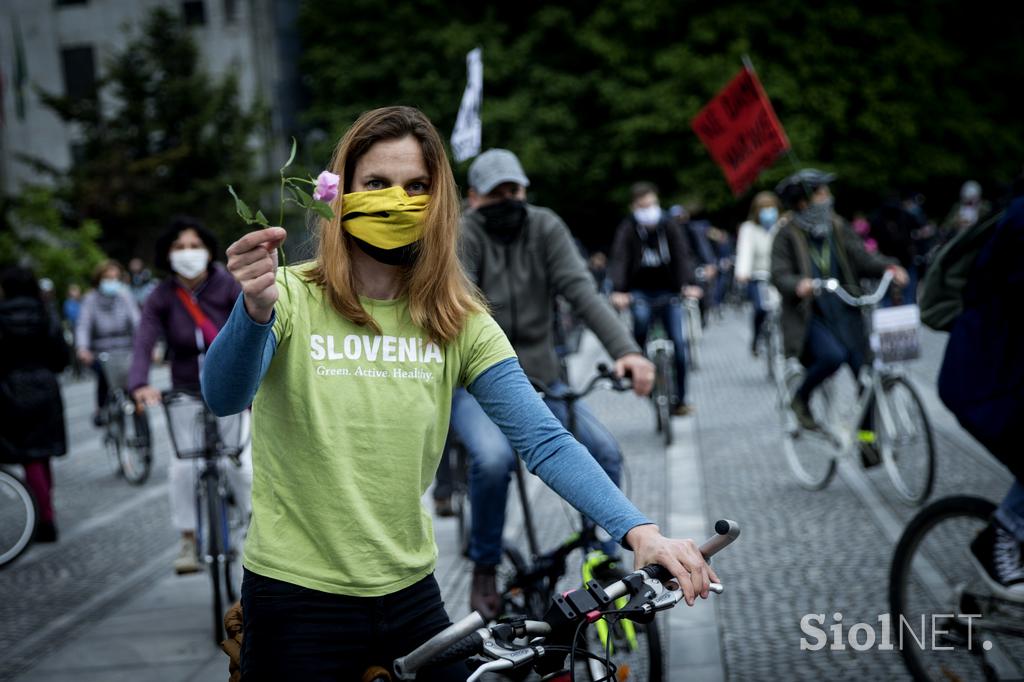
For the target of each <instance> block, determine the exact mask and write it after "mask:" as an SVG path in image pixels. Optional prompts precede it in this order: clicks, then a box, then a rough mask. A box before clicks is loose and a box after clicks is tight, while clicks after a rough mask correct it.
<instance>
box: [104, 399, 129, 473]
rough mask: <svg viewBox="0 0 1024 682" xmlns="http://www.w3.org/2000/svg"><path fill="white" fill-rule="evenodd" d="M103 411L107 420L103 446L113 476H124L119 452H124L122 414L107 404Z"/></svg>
mask: <svg viewBox="0 0 1024 682" xmlns="http://www.w3.org/2000/svg"><path fill="white" fill-rule="evenodd" d="M103 409H104V411H105V412H106V418H107V426H106V432H105V433H104V436H103V445H104V447H105V448H106V450H107V454H109V455H110V461H111V462H112V463H113V469H114V475H115V476H119V477H120V476H124V469H123V467H122V466H121V451H122V450H124V413H123V412H121V410H116V409H113V408H112V407H111V406H110V405H109V404H108V405H107V406H106V407H104V408H103Z"/></svg>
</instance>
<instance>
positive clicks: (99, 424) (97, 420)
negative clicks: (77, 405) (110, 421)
mask: <svg viewBox="0 0 1024 682" xmlns="http://www.w3.org/2000/svg"><path fill="white" fill-rule="evenodd" d="M92 425H93V426H95V427H96V428H97V429H102V428H103V427H104V426H106V425H107V413H106V412H104V411H102V410H101V411H99V412H97V413H95V414H94V415H93V416H92Z"/></svg>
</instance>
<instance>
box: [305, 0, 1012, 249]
mask: <svg viewBox="0 0 1024 682" xmlns="http://www.w3.org/2000/svg"><path fill="white" fill-rule="evenodd" d="M1011 13H1012V14H1013V15H1014V16H1010V14H1011ZM1020 15H1021V10H1020V9H1019V8H1017V9H1013V8H1012V7H1009V6H1008V7H1005V8H1000V7H997V5H996V4H994V3H985V2H982V3H970V4H965V3H958V2H954V1H953V0H926V1H925V2H916V3H910V2H905V1H896V2H891V3H887V4H884V5H880V4H877V3H872V4H865V3H862V2H855V1H854V0H841V1H837V2H830V3H825V4H824V6H817V5H813V4H809V3H806V2H798V1H797V0H779V1H778V2H773V3H752V2H747V3H736V2H731V3H707V2H700V3H698V2H692V1H683V2H680V1H678V0H597V1H593V2H583V1H582V0H577V1H570V2H561V3H557V4H547V3H531V2H522V3H504V4H501V5H497V4H494V5H491V4H486V3H484V4H480V3H477V4H472V3H470V4H460V5H453V4H450V3H443V2H440V1H439V0H411V1H408V2H402V3H396V4H392V5H388V6H387V8H386V11H385V10H383V7H382V6H381V5H380V4H379V3H371V2H368V1H366V0H350V1H349V2H346V3H341V4H331V3H315V2H307V3H306V4H305V6H304V8H303V12H302V16H301V23H300V30H301V31H302V35H303V40H304V43H305V53H304V61H303V69H304V71H305V73H306V74H307V76H308V80H309V83H310V85H311V86H312V87H311V90H312V104H311V108H310V110H309V111H308V113H307V118H308V122H309V123H310V124H312V125H316V126H319V127H322V128H324V129H326V130H329V131H330V133H331V138H332V139H334V140H336V139H338V137H339V136H340V135H341V133H342V132H343V131H344V130H345V128H346V127H347V126H348V125H349V124H350V123H351V122H352V120H354V118H355V117H356V116H357V115H358V114H359V113H360V112H361V111H364V110H366V109H370V108H373V107H377V106H383V105H388V104H410V105H414V106H418V107H420V108H421V109H423V110H424V112H425V113H426V114H427V115H428V116H429V117H430V118H431V120H433V121H434V122H435V124H436V125H437V126H438V128H439V130H440V131H441V133H442V136H444V137H447V136H449V135H450V133H451V130H452V127H453V125H454V122H455V115H456V111H457V108H458V104H459V100H460V96H461V93H462V89H463V87H464V85H465V61H464V60H465V54H466V52H467V51H468V50H470V49H472V48H473V47H475V46H481V47H482V48H483V55H484V100H483V110H482V118H483V144H484V147H485V148H486V147H506V148H509V149H512V150H513V151H515V152H516V153H517V154H518V155H519V156H520V158H521V160H522V161H523V164H524V166H525V168H526V171H527V174H528V175H529V176H530V179H531V181H532V186H531V198H532V199H533V200H534V201H536V202H537V203H540V204H544V205H548V206H551V207H553V208H554V209H556V210H557V211H558V212H559V213H561V214H562V215H563V216H564V217H565V218H566V219H567V220H568V222H569V224H570V226H571V227H572V228H573V230H574V231H575V232H576V233H577V235H578V236H580V237H581V238H582V239H584V240H585V241H586V242H587V243H589V244H592V245H597V244H601V243H603V242H605V241H606V240H607V237H608V234H609V232H610V230H611V229H612V228H613V227H614V225H615V223H616V222H617V221H618V219H619V216H620V215H621V214H622V213H623V212H624V210H625V204H626V203H627V201H628V187H629V185H630V184H631V183H632V182H634V181H636V180H639V179H647V180H652V181H654V182H656V183H657V184H658V185H659V186H660V187H661V188H662V195H663V203H667V202H668V201H670V200H686V201H687V202H690V203H701V204H703V205H705V206H706V207H707V208H708V209H709V210H711V211H712V212H714V214H715V216H716V217H718V218H719V219H721V220H722V223H723V224H730V223H731V222H734V221H735V220H738V219H739V218H740V217H741V216H742V214H743V213H745V211H746V207H747V204H748V203H749V195H747V196H745V197H741V198H740V199H739V200H737V199H734V198H733V197H732V195H731V194H730V193H729V190H728V187H727V185H726V183H725V180H724V177H723V176H722V173H721V172H720V171H719V169H718V168H717V167H716V166H715V165H714V164H713V162H712V161H711V160H710V157H709V156H708V154H707V152H706V151H705V150H704V148H703V147H702V146H701V144H700V142H699V141H698V140H697V138H696V136H695V135H694V134H693V132H692V130H691V129H690V121H691V119H692V118H693V116H694V115H695V114H696V113H697V111H698V110H699V109H700V108H701V107H702V106H703V105H704V104H705V103H706V102H707V101H708V100H709V99H710V98H711V97H713V96H714V94H715V93H716V92H717V91H718V90H719V89H721V88H722V87H723V86H724V85H725V84H726V83H727V82H728V81H729V79H730V78H731V77H732V76H733V75H735V74H736V73H737V71H738V70H739V69H740V67H741V58H742V57H743V55H749V56H750V58H751V60H752V62H753V64H754V66H755V68H756V69H757V71H758V74H759V76H760V77H761V80H762V82H763V84H764V86H765V88H766V90H767V92H768V94H769V96H770V97H771V99H772V101H773V103H774V106H775V108H776V112H777V113H778V115H779V117H780V119H781V121H782V123H783V125H784V127H785V128H786V131H787V133H788V135H789V137H790V139H791V142H792V144H793V151H794V153H795V155H796V157H797V158H798V159H799V160H800V162H801V163H803V164H805V165H817V166H821V167H824V168H828V169H830V170H834V171H837V172H838V173H839V174H840V177H841V181H840V183H839V184H837V186H836V192H837V195H838V198H839V208H840V209H841V210H846V211H852V210H853V209H855V208H870V207H872V206H873V205H875V204H877V203H878V202H879V201H880V200H881V198H882V197H883V195H884V194H885V193H886V192H887V191H889V190H891V189H907V188H914V189H917V190H921V191H924V192H925V193H926V194H927V195H928V196H929V198H930V202H929V210H931V211H932V212H933V213H935V214H940V213H942V212H944V211H945V210H946V208H947V207H948V205H949V204H950V203H951V202H952V201H953V200H954V199H955V195H956V191H957V189H958V188H959V185H960V183H961V182H963V180H965V179H966V178H968V177H974V178H976V179H978V180H979V181H981V182H982V184H983V185H984V186H985V187H986V188H987V189H988V190H989V192H990V193H995V190H996V188H997V186H999V185H1000V184H1002V183H1006V182H1008V181H1009V180H1010V179H1011V178H1012V177H1013V175H1015V174H1016V173H1017V172H1018V171H1019V170H1020V168H1021V162H1022V161H1024V135H1021V132H1022V127H1024V126H1022V125H1021V123H1020V120H1021V119H1020V113H1019V107H1018V106H1017V105H1016V104H1015V102H1016V99H1017V98H1018V97H1019V93H1020V92H1021V91H1022V89H1021V85H1022V79H1024V50H1022V49H1021V47H1020V46H1021V45H1022V44H1024V22H1022V21H1021V18H1020ZM320 151H321V156H323V157H325V158H326V156H327V153H328V152H327V150H320ZM467 167H468V163H467V164H462V165H461V166H460V167H459V168H456V174H457V178H459V180H460V182H462V183H464V181H465V171H466V168H467ZM792 169H793V167H792V164H791V162H790V161H789V160H787V159H780V161H779V162H777V163H776V165H775V166H774V167H773V168H772V169H770V170H769V171H767V172H766V173H764V174H763V175H762V177H761V179H760V182H759V183H758V186H756V187H754V188H753V190H752V191H754V190H758V189H763V188H765V187H771V186H772V185H773V183H774V182H775V181H777V180H778V179H779V178H781V177H782V176H783V175H785V174H787V173H789V172H792Z"/></svg>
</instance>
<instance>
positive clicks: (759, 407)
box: [0, 312, 1009, 681]
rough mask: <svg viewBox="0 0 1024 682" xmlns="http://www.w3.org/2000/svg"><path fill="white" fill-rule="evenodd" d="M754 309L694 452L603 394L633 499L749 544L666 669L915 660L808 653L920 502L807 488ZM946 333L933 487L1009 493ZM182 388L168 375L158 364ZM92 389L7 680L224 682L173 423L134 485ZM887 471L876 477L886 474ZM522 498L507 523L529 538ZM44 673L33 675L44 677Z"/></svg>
mask: <svg viewBox="0 0 1024 682" xmlns="http://www.w3.org/2000/svg"><path fill="white" fill-rule="evenodd" d="M747 333H748V332H747V323H746V317H745V316H740V315H739V314H738V313H734V312H727V313H726V315H725V317H724V319H722V320H719V321H715V322H714V323H713V324H712V325H711V326H710V327H709V329H708V330H707V332H706V336H705V339H704V341H703V344H702V351H703V352H702V367H701V369H700V370H699V371H698V372H696V373H695V374H694V375H693V378H692V382H691V386H692V400H693V402H694V403H695V404H696V406H697V413H696V415H695V416H694V417H692V418H688V419H681V420H676V423H675V428H676V435H677V437H678V440H679V441H680V446H679V447H677V448H674V449H672V450H670V451H668V452H666V451H665V449H664V448H663V447H661V446H660V445H659V442H658V440H657V439H656V438H655V434H654V429H653V418H652V416H651V413H650V409H649V406H648V405H647V404H646V403H645V402H643V401H640V400H637V399H634V398H631V397H629V396H622V395H616V394H612V393H611V392H603V393H600V394H598V395H597V396H595V398H594V399H593V400H592V401H591V405H592V407H593V408H594V409H595V411H596V412H597V413H598V414H599V416H600V417H601V419H602V421H604V423H605V424H606V425H607V426H608V427H609V428H610V430H611V431H612V432H613V434H614V435H615V436H616V437H617V438H618V439H619V440H620V442H621V443H622V445H623V450H624V451H625V455H626V462H627V471H628V476H627V479H626V487H627V490H628V493H629V494H630V496H631V497H632V498H633V499H634V500H635V501H636V502H637V503H638V505H639V506H641V508H642V509H644V511H646V512H647V513H648V514H649V515H651V516H652V517H653V518H654V519H655V520H657V521H658V522H659V523H661V524H662V525H663V527H665V528H668V529H669V530H670V531H671V532H673V533H677V534H681V535H688V536H697V537H703V535H704V534H706V533H707V530H708V523H709V521H711V520H713V519H715V518H720V517H723V516H724V517H730V518H733V519H736V520H737V521H739V522H740V523H741V524H742V526H743V535H742V537H741V539H740V540H739V541H738V542H737V543H736V544H735V545H734V546H733V547H731V548H729V550H727V551H726V552H724V553H723V554H722V556H721V557H720V558H719V559H718V560H716V568H717V570H718V571H719V574H720V575H721V576H722V578H723V581H724V582H725V584H726V588H727V592H726V594H725V595H723V596H722V597H720V598H713V600H712V603H710V604H709V603H703V604H700V605H699V606H698V607H696V608H694V609H676V610H675V611H673V612H672V613H671V617H670V621H669V627H667V628H666V629H665V630H666V632H665V634H664V637H665V643H666V644H667V645H668V647H669V649H670V657H671V658H670V666H671V670H673V674H672V676H671V677H670V679H681V675H682V673H683V671H685V672H686V673H687V679H707V680H718V679H724V678H727V679H735V680H746V679H767V678H798V679H819V678H822V677H826V676H827V677H830V678H834V677H847V678H852V677H858V678H860V677H868V676H873V677H876V678H878V679H894V678H899V677H901V676H904V675H905V673H904V671H903V668H902V664H901V663H900V661H899V659H898V655H895V654H893V653H880V652H877V651H871V652H865V653H854V652H852V651H846V652H832V651H828V650H826V651H822V652H801V651H800V649H799V641H800V637H801V633H800V629H799V621H800V618H801V617H802V615H804V614H806V613H828V614H831V613H833V612H836V611H840V612H842V613H843V614H844V616H845V619H846V622H856V621H866V622H874V620H875V618H876V617H877V615H878V614H881V613H885V612H886V611H887V606H886V599H885V589H886V581H887V571H888V564H889V560H890V557H891V553H892V548H893V546H894V542H895V538H896V537H897V536H898V533H899V531H900V530H901V527H902V525H903V524H905V523H906V521H907V520H908V519H909V518H910V516H911V515H912V514H913V510H912V509H909V508H907V507H904V506H903V505H901V504H900V503H898V502H894V501H893V499H894V496H893V495H892V493H891V491H890V490H889V489H888V487H887V486H888V483H887V481H886V480H885V478H884V473H883V472H871V475H870V476H868V477H866V478H865V477H864V474H863V473H859V472H857V471H855V470H850V471H844V473H843V476H840V477H837V478H836V480H834V481H833V482H832V484H831V485H830V486H829V487H828V488H827V489H826V490H824V491H820V492H816V493H811V492H807V491H804V490H802V489H800V488H799V487H797V486H796V485H795V483H794V482H793V479H792V477H791V476H790V474H789V472H788V470H787V469H786V466H785V462H784V459H783V455H782V453H781V450H780V447H779V445H780V441H779V438H780V433H779V430H778V426H777V424H778V420H777V417H776V415H775V412H774V406H773V398H772V392H771V388H770V386H769V385H768V383H767V382H766V381H765V378H764V376H763V369H762V365H761V363H758V362H755V361H754V360H752V359H751V358H750V357H749V351H748V350H747V348H748V346H747V344H748V337H747ZM942 346H943V338H942V336H941V335H938V334H930V333H926V335H925V357H924V358H923V359H922V360H921V361H918V362H917V363H915V364H914V365H912V366H911V367H910V368H909V371H910V372H911V374H912V375H913V376H914V378H915V380H916V381H917V385H918V387H919V388H920V389H921V392H922V393H923V394H924V396H925V399H926V402H927V404H928V408H929V410H930V415H931V418H932V422H933V424H934V426H935V428H936V432H937V437H938V439H937V447H938V458H939V459H938V474H937V476H938V478H937V484H936V491H935V495H936V496H938V495H941V494H946V493H949V492H954V491H956V492H975V493H979V494H984V495H989V496H992V497H996V496H998V495H1000V494H1001V493H1002V492H1003V491H1005V489H1006V487H1007V486H1008V483H1009V476H1008V474H1006V472H1005V471H1004V470H1002V469H1001V468H1000V467H999V466H998V465H996V464H994V463H993V462H992V461H991V460H990V459H989V458H988V457H987V455H985V454H984V453H982V452H981V451H980V449H979V448H978V447H977V446H976V445H975V444H974V443H973V442H972V441H971V440H970V438H969V437H968V436H966V435H964V434H963V433H962V432H961V431H960V429H959V427H958V426H957V425H956V423H955V420H954V419H953V418H952V416H951V415H949V414H948V413H947V412H946V411H945V410H944V408H942V407H941V405H940V404H939V403H938V400H937V397H936V396H935V392H934V377H935V374H936V371H937V367H938V364H939V362H940V360H941V352H942ZM598 356H599V351H598V350H597V349H596V346H595V344H594V342H593V339H592V338H590V339H589V340H588V341H586V343H585V347H584V350H583V352H582V353H581V355H580V357H578V358H576V359H575V361H574V363H575V367H574V369H575V376H577V377H580V378H582V377H583V376H584V375H585V374H586V372H587V369H588V368H589V367H592V366H593V362H594V361H595V360H596V359H597V357H598ZM158 376H159V377H160V379H161V380H162V381H166V375H158ZM92 390H93V388H92V384H91V382H83V383H79V384H72V385H68V386H67V387H66V390H65V402H66V404H67V418H68V426H69V432H70V434H71V441H72V452H71V454H70V456H68V457H66V458H63V459H61V460H58V461H57V462H56V467H55V468H56V472H55V473H56V479H57V488H56V493H55V494H56V503H57V514H58V524H59V527H60V532H61V541H60V542H59V543H58V544H56V545H52V546H45V547H34V548H32V549H30V551H29V553H28V554H27V555H26V556H24V557H22V559H20V560H19V561H18V562H17V563H16V564H14V565H13V566H10V567H8V568H7V569H6V570H4V571H2V572H0V679H13V678H14V677H16V676H17V675H19V674H21V673H26V671H29V672H27V673H26V674H25V675H24V676H23V677H22V678H21V679H25V680H72V679H74V680H122V679H123V680H129V679H140V676H141V678H142V679H166V680H182V681H184V680H196V681H198V680H202V681H205V680H211V681H213V680H218V681H219V680H223V679H224V677H223V675H224V671H225V668H224V660H225V659H223V658H222V654H220V653H219V652H217V650H216V649H215V648H214V647H213V645H212V643H210V642H208V641H207V640H208V639H209V637H208V636H207V632H206V629H207V621H208V617H207V613H206V610H205V609H206V603H207V602H206V600H207V599H208V596H207V595H206V594H205V590H206V586H205V583H204V582H203V580H202V578H201V577H199V578H192V579H188V578H186V579H180V578H176V577H174V576H172V575H171V574H170V560H171V557H172V554H173V551H174V541H175V538H174V533H173V531H172V529H171V528H170V523H169V511H168V503H167V496H166V492H165V491H166V461H167V457H168V456H169V445H168V443H167V442H166V440H165V436H164V434H165V433H166V428H165V427H164V425H163V424H162V422H159V423H156V424H155V425H154V426H155V428H154V432H155V433H156V434H158V436H159V438H160V440H159V442H158V445H157V449H158V455H157V467H156V471H155V473H154V476H153V478H152V479H151V480H150V482H148V483H147V484H146V485H145V486H143V487H141V488H136V487H132V486H129V485H127V484H126V483H125V482H124V481H121V480H117V479H116V478H115V477H114V476H113V475H112V473H111V472H112V468H111V464H110V462H109V461H108V459H107V455H106V454H105V453H104V452H103V451H102V449H101V448H100V447H99V434H98V431H96V430H95V429H93V428H92V426H91V425H90V423H89V415H90V413H91V409H92V400H93V397H92ZM876 474H880V475H881V476H878V475H876ZM528 489H529V491H530V495H531V499H533V500H534V503H535V504H536V505H537V508H538V510H539V512H538V516H539V517H540V518H541V521H542V522H541V523H540V528H541V533H540V542H541V545H542V546H550V545H551V544H552V543H554V542H556V541H557V540H559V539H561V538H562V537H564V536H565V535H566V534H567V533H568V532H569V529H570V528H571V525H572V523H574V521H575V515H574V514H573V513H572V512H571V510H569V509H568V508H567V507H566V506H564V505H563V504H562V503H560V502H559V501H558V500H557V498H555V497H554V495H553V494H552V493H550V491H547V490H546V489H545V488H544V487H543V485H542V484H540V482H539V481H537V480H535V479H533V480H531V482H530V484H529V488H528ZM518 516H519V511H518V504H516V503H515V502H512V503H510V507H509V525H508V527H507V529H506V530H507V534H508V535H509V536H510V538H511V539H512V541H514V542H517V543H519V544H521V545H525V540H524V539H523V538H522V537H521V533H519V532H517V529H518V527H519V526H518V523H517V519H518ZM454 535H455V529H454V523H453V522H452V521H449V520H438V522H437V537H438V543H439V547H440V552H441V558H440V561H439V564H438V571H437V573H438V578H439V582H440V583H441V585H442V589H443V592H444V596H445V599H446V602H447V604H448V607H449V610H450V612H451V614H452V615H453V617H458V616H461V615H463V614H464V613H466V611H467V610H468V607H467V603H466V602H467V596H468V584H469V576H470V567H469V565H468V564H467V563H466V562H465V561H464V560H462V559H461V558H460V557H459V556H458V553H457V552H456V551H455V541H454ZM30 669H31V670H30Z"/></svg>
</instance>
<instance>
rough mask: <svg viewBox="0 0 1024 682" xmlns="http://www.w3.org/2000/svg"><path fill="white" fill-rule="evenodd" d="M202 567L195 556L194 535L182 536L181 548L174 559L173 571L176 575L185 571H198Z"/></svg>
mask: <svg viewBox="0 0 1024 682" xmlns="http://www.w3.org/2000/svg"><path fill="white" fill-rule="evenodd" d="M201 569H202V567H201V566H200V565H199V560H198V559H197V558H196V539H195V538H194V537H183V538H182V539H181V550H180V551H179V552H178V556H177V558H175V559H174V572H175V573H177V574H178V575H184V574H185V573H198V572H199V571H200V570H201Z"/></svg>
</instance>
